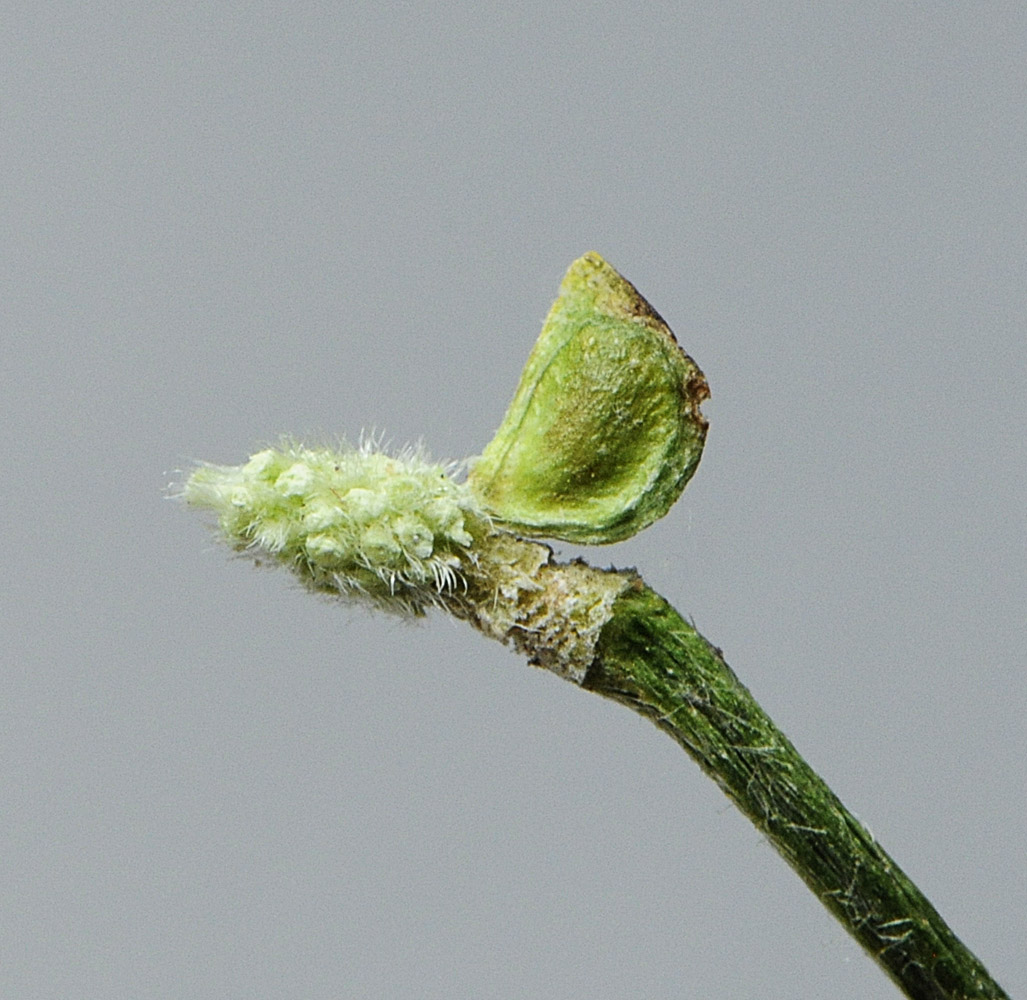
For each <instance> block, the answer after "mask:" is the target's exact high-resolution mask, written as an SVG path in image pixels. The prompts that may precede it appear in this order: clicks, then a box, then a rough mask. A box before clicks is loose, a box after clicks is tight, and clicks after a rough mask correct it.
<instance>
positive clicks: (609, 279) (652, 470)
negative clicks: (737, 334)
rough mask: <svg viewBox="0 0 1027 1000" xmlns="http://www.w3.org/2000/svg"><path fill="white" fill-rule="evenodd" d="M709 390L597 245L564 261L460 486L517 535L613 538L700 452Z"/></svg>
mask: <svg viewBox="0 0 1027 1000" xmlns="http://www.w3.org/2000/svg"><path fill="white" fill-rule="evenodd" d="M708 396H709V388H708V387H707V385H706V378H705V376H704V375H703V373H702V372H701V371H700V370H699V367H698V365H696V363H695V362H694V361H693V360H692V359H691V358H690V357H689V356H688V355H687V354H685V352H684V351H682V350H681V348H680V347H679V346H678V343H677V341H676V340H675V339H674V335H673V334H672V333H671V332H670V329H669V328H668V327H667V324H666V323H664V321H663V320H662V319H661V317H660V316H659V314H658V313H657V312H656V311H655V310H654V309H653V308H652V306H650V305H649V303H648V302H646V300H645V299H644V298H643V297H642V296H641V295H640V294H639V292H638V291H637V289H636V288H635V287H634V286H633V285H632V284H631V283H630V282H628V281H626V280H625V279H624V278H622V277H621V276H620V275H619V274H618V273H617V272H616V271H615V270H614V269H613V268H612V267H611V266H610V265H609V264H607V263H606V261H605V260H603V258H602V257H600V256H599V254H596V253H588V254H585V256H584V257H581V258H580V259H578V260H576V261H575V262H574V263H573V264H572V265H571V266H570V268H569V270H568V271H567V274H566V276H565V277H564V279H563V283H562V284H561V286H560V296H559V298H558V299H557V300H556V302H555V303H554V305H553V308H552V309H551V310H550V312H549V316H548V317H547V319H546V322H545V325H544V326H543V327H542V333H541V334H540V335H539V339H538V342H537V343H536V344H535V348H534V350H533V351H532V352H531V356H530V357H529V358H528V363H527V365H526V366H525V368H524V372H523V374H522V375H521V381H520V385H519V386H518V387H517V392H516V394H515V395H514V398H513V401H512V402H511V404H510V407H509V409H508V410H507V412H506V416H505V417H504V418H503V423H502V425H501V426H500V428H499V430H498V431H497V432H496V436H495V437H494V438H493V439H492V441H491V443H490V444H489V445H488V447H487V448H486V449H485V451H484V453H483V454H482V456H481V458H480V459H478V461H477V463H476V464H475V465H474V466H473V468H472V470H471V474H470V479H469V482H470V486H471V489H472V490H473V491H474V492H475V494H476V495H477V496H478V497H479V499H480V500H481V502H482V503H483V504H484V505H485V507H487V508H488V510H489V511H490V512H491V514H492V515H493V516H494V517H495V518H496V519H497V520H499V521H501V522H503V523H504V524H506V525H508V526H509V527H511V528H513V529H514V530H516V531H519V532H521V533H523V534H526V535H531V536H541V537H546V538H558V539H563V540H565V541H569V542H580V543H587V544H602V543H606V542H617V541H620V540H621V539H624V538H629V537H630V536H631V535H633V534H635V533H636V532H638V531H641V530H642V529H643V528H645V527H647V526H648V525H650V524H652V522H653V521H655V520H657V519H658V518H661V517H663V515H664V514H666V513H667V511H668V510H669V509H670V507H671V505H672V504H673V503H674V501H675V500H677V498H678V497H679V496H680V495H681V491H682V490H683V489H684V488H685V484H686V483H687V482H688V480H689V479H690V478H691V476H692V473H694V472H695V469H696V467H697V466H698V464H699V459H700V457H701V456H702V449H703V443H704V441H705V438H706V426H707V424H706V420H705V418H704V417H703V415H702V413H700V411H699V406H700V404H701V403H702V402H703V400H704V399H706V398H708Z"/></svg>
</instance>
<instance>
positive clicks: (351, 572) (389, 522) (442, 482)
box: [182, 444, 489, 611]
mask: <svg viewBox="0 0 1027 1000" xmlns="http://www.w3.org/2000/svg"><path fill="white" fill-rule="evenodd" d="M182 492H183V496H184V498H185V500H186V502H187V503H190V504H192V505H194V506H198V507H206V508H208V509H210V510H212V511H214V512H215V513H216V514H217V517H218V526H219V528H220V530H221V532H222V533H223V534H224V536H225V537H226V539H227V540H228V541H229V542H230V543H231V544H233V545H234V546H235V547H236V548H238V549H240V550H245V551H248V552H252V553H253V554H255V555H267V556H271V557H273V558H274V559H275V560H276V561H278V562H280V563H284V564H285V565H287V566H289V567H290V568H291V569H293V570H294V571H295V572H296V573H297V575H298V576H300V577H301V578H302V579H303V580H304V581H305V582H306V583H307V584H308V585H310V586H311V587H313V588H314V589H316V590H327V591H337V592H339V593H342V594H348V595H351V596H360V597H367V598H370V599H371V600H372V601H373V602H374V603H376V604H378V605H379V606H384V607H392V608H393V609H395V610H400V611H403V610H414V611H419V610H420V609H422V608H423V607H425V606H426V605H429V604H432V603H435V602H436V601H437V600H438V599H439V598H440V597H442V596H444V595H446V594H449V593H451V592H453V591H454V589H456V588H458V587H459V586H460V584H461V582H462V578H463V567H464V564H465V560H466V559H467V558H468V557H469V551H470V547H471V546H472V545H473V544H474V542H475V539H476V538H481V537H482V536H483V535H484V534H485V533H486V532H487V531H488V530H489V525H488V518H487V517H486V515H485V514H484V513H483V512H482V510H481V508H480V506H479V504H478V502H477V501H476V500H475V499H474V497H473V496H472V495H471V492H470V490H469V489H468V487H467V486H466V485H465V484H462V483H457V482H455V481H454V480H453V479H452V478H450V476H449V475H447V470H446V468H445V467H444V466H441V465H435V464H432V463H430V462H428V461H426V460H425V459H424V458H422V457H421V456H419V455H418V454H416V453H413V452H406V453H404V454H401V455H398V456H395V457H393V456H389V455H384V454H381V453H377V452H372V451H371V450H370V449H369V448H361V449H360V450H358V451H354V450H340V451H332V450H330V449H327V448H321V449H315V448H303V447H299V446H295V445H291V444H286V445H283V446H282V447H281V448H268V449H265V450H264V451H262V452H259V453H258V454H256V455H254V456H253V457H252V458H251V459H250V460H249V461H248V462H246V463H245V464H244V465H239V466H217V465H204V466H201V467H200V468H198V469H196V471H194V472H193V474H192V475H191V476H190V477H189V479H188V480H187V482H186V484H185V487H184V488H183V491H182Z"/></svg>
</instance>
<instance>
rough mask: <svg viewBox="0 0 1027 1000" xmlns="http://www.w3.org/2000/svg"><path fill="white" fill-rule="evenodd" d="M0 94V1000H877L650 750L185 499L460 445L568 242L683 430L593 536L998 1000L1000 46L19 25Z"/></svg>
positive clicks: (654, 21)
mask: <svg viewBox="0 0 1027 1000" xmlns="http://www.w3.org/2000/svg"><path fill="white" fill-rule="evenodd" d="M3 38H4V41H3V50H4V54H3V59H2V60H0V85H2V90H0V115H2V132H0V157H2V159H0V165H2V173H0V198H2V243H0V252H2V254H3V258H4V259H3V263H2V268H0V282H2V294H0V322H2V328H0V338H2V340H0V353H2V369H0V378H2V380H3V386H2V395H0V406H2V410H3V427H4V430H5V432H6V433H5V437H6V441H7V444H6V446H5V447H4V458H3V465H2V483H3V487H2V489H3V494H2V497H3V529H4V539H3V550H2V551H3V565H4V570H5V582H4V586H3V588H2V597H0V600H2V622H0V629H2V632H0V635H2V657H3V664H2V683H3V696H2V702H0V713H2V715H0V724H2V727H0V740H2V746H0V769H2V775H0V779H2V785H0V795H2V804H0V824H2V825H0V859H2V861H0V878H2V886H0V922H2V925H3V926H2V928H0V992H2V994H3V996H4V997H10V998H14V1000H36V998H39V1000H43V998H46V1000H52V998H64V997H68V998H73V1000H78V998H89V1000H92V998H97V1000H100V998H103V1000H111V998H117V1000H120V998H125V1000H129V998H132V1000H144V998H165V997H167V998H189V1000H195V998H208V997H210V998H239V1000H242V998H246V1000H250V998H254V997H289V998H292V997H296V998H304V1000H306V998H312V1000H319V998H334V997H368V998H390V1000H391V998H407V997H411V998H421V997H425V998H451V997H474V998H506V997H537V998H547V1000H549V998H552V1000H562V998H578V997H590V998H591V997H594V998H633V997H645V998H678V997H702V998H731V1000H737V998H741V1000H748V998H752V1000H767V998H789V1000H794V998H820V997H827V996H830V997H832V998H835V1000H844V998H853V1000H855V998H859V1000H868V998H869V1000H878V998H879V1000H887V998H891V997H894V996H897V995H898V994H897V991H896V990H895V988H894V987H893V986H892V985H891V984H890V982H889V981H888V980H887V979H886V978H885V977H884V975H883V974H882V973H881V972H880V971H879V970H878V969H877V967H876V966H875V965H874V964H873V963H872V962H871V961H870V960H869V959H867V958H866V957H865V956H864V955H863V954H862V952H861V951H860V950H859V949H858V947H857V946H856V945H855V944H853V943H852V942H850V940H849V939H848V938H847V937H846V935H845V934H844V932H843V931H842V930H841V929H840V928H839V927H838V926H837V925H836V924H835V922H834V921H833V919H832V918H831V917H830V916H829V915H828V914H827V912H826V911H825V910H824V909H823V908H822V907H821V905H820V904H819V903H818V902H817V900H816V899H814V898H813V896H812V895H811V894H810V893H809V892H808V890H807V889H806V888H805V887H804V886H803V885H802V884H801V882H800V881H799V879H798V878H797V877H796V876H795V875H794V874H793V873H792V871H791V870H790V869H789V868H788V867H787V866H786V865H785V864H784V862H783V861H781V860H780V859H779V858H778V856H777V855H776V854H775V853H774V852H773V850H772V849H771V848H770V847H768V845H767V844H766V843H765V842H764V841H763V840H762V839H761V838H760V836H759V835H758V834H757V833H756V832H755V830H754V829H753V828H752V827H751V826H750V825H749V824H748V822H747V821H746V820H744V819H743V818H742V817H741V816H740V815H739V814H737V813H736V811H735V810H734V809H733V807H731V806H730V805H729V803H728V802H727V800H726V799H725V798H724V797H723V796H722V794H721V793H720V792H719V790H718V789H717V788H716V787H715V786H714V784H713V783H712V782H711V781H709V780H708V779H707V778H705V777H704V776H703V775H702V774H700V772H699V771H698V769H697V768H696V767H695V765H694V764H692V762H691V761H690V760H689V759H688V758H687V757H686V756H685V755H684V754H683V753H682V752H681V750H680V749H679V748H678V747H677V746H676V745H675V744H673V743H672V742H671V741H670V740H669V739H667V738H666V737H665V736H664V735H662V734H660V733H659V732H658V731H657V730H656V729H654V728H653V727H652V726H651V725H649V724H648V723H646V722H644V721H643V720H641V719H639V718H638V717H636V716H635V715H633V714H632V713H631V712H629V711H627V710H625V709H624V708H623V707H621V706H618V705H615V704H612V703H607V702H604V701H602V700H600V699H598V698H595V697H594V696H591V695H587V694H584V693H582V692H581V691H579V690H577V689H575V688H574V687H573V686H572V685H570V684H567V683H565V682H562V681H560V680H558V679H557V678H555V677H553V676H551V675H548V674H546V673H544V672H541V671H538V670H533V669H531V668H529V667H528V666H526V664H525V663H524V662H523V661H522V660H520V659H519V658H518V657H516V656H515V655H513V654H512V653H510V652H508V651H506V650H504V649H502V648H501V647H500V646H498V645H495V644H490V643H488V642H487V641H486V640H484V639H483V638H481V637H480V636H478V635H477V634H474V633H472V632H471V631H470V630H468V629H467V628H466V627H464V626H461V625H459V624H458V623H456V622H452V621H450V620H447V619H445V618H443V617H440V616H431V617H429V618H428V619H426V620H425V621H424V622H421V623H414V624H408V623H404V622H401V621H396V620H392V619H386V618H383V617H380V616H374V615H371V614H369V613H367V612H363V611H355V610H353V609H348V608H345V607H341V606H340V605H338V604H333V603H331V602H329V601H326V600H319V599H314V598H311V597H310V596H309V595H307V594H306V593H304V592H303V591H302V590H301V589H300V588H298V587H297V586H296V585H295V584H294V583H293V581H292V580H291V578H290V577H289V576H288V575H287V574H284V573H281V572H268V571H258V570H255V569H253V567H252V566H251V565H250V564H249V563H247V562H245V561H241V560H233V559H232V558H231V557H230V555H229V554H228V553H227V551H225V550H223V549H222V548H221V547H220V546H218V545H216V544H215V543H214V542H213V541H212V538H211V535H210V533H209V531H208V530H207V528H206V526H205V525H204V523H203V522H202V519H201V518H200V517H198V516H197V515H195V514H193V513H191V512H189V511H186V510H184V509H183V508H182V507H181V506H180V505H179V504H177V503H174V502H172V501H169V500H168V499H166V498H165V496H164V491H165V487H166V485H167V484H168V483H169V482H170V481H172V480H174V479H175V478H176V476H178V475H180V473H179V472H178V471H176V470H184V469H188V467H189V465H190V463H191V462H192V461H194V460H198V459H206V460H211V461H218V462H232V463H234V462H240V461H243V460H245V458H246V457H247V456H248V455H249V454H250V453H251V452H252V451H254V450H256V449H258V448H259V447H260V446H261V445H262V444H263V443H265V442H267V441H273V440H276V439H277V438H278V436H279V435H280V434H283V433H289V434H294V435H297V436H301V437H304V438H306V439H309V440H313V441H325V440H332V439H334V438H335V437H337V436H339V435H346V436H348V437H349V438H350V439H355V438H356V437H358V435H359V434H360V432H361V430H368V429H376V430H378V431H380V432H382V433H384V434H385V435H386V436H387V438H388V439H389V440H391V441H392V442H394V443H395V444H396V445H401V444H403V443H405V442H408V441H414V440H418V439H420V440H423V442H424V443H425V444H426V446H427V447H428V448H429V449H430V451H431V452H432V453H433V454H434V455H435V456H437V457H440V458H461V457H464V456H467V455H473V454H476V453H478V452H480V450H481V449H482V448H483V446H484V445H485V443H486V442H487V441H488V439H489V437H490V436H491V434H492V431H493V430H494V428H495V427H496V426H497V424H498V423H499V420H500V418H501V416H502V414H503V411H504V409H505V407H506V404H507V402H508V400H509V398H510V396H511V395H512V393H513V390H514V387H515V384H516V381H517V377H518V375H519V372H520V369H521V366H522V364H523V362H524V360H525V358H526V357H527V354H528V351H529V350H530V348H531V346H532V344H533V342H534V339H535V336H536V335H537V332H538V329H539V326H540V323H541V321H542V319H543V317H544V315H545V313H546V311H547V309H548V307H549V305H550V303H551V301H552V299H553V297H554V296H555V294H556V290H557V286H558V283H559V280H560V278H561V276H562V274H563V271H564V269H565V268H566V266H567V265H568V264H569V263H570V261H571V260H572V259H574V258H575V257H577V256H579V255H580V254H581V253H583V252H585V251H586V250H592V249H594V250H598V251H599V252H601V253H602V254H603V255H604V256H606V257H607V259H608V260H609V261H610V262H611V263H612V264H613V265H614V266H615V267H617V268H618V269H619V270H621V271H622V272H623V273H624V274H625V275H626V276H627V277H628V278H629V279H630V280H632V281H633V282H634V283H635V284H636V285H637V286H638V287H639V289H640V290H641V291H642V292H643V294H645V295H646V296H647V297H648V298H649V299H650V301H651V302H652V303H653V304H654V305H655V307H656V308H657V309H658V310H659V312H660V313H661V314H662V315H663V316H664V317H665V318H666V319H667V321H668V322H669V323H670V325H671V327H672V328H673V329H674V330H675V332H676V333H677V335H678V337H679V339H680V341H681V342H682V344H683V346H684V347H685V348H686V349H687V350H688V351H689V353H691V354H692V355H693V356H694V357H695V358H696V359H697V361H698V362H699V364H700V365H701V366H702V367H703V369H704V370H705V372H706V374H707V377H708V379H709V382H710V386H711V388H712V392H713V398H712V400H711V401H710V402H709V403H708V404H707V405H706V407H705V410H706V413H707V414H708V416H709V418H710V422H711V428H710V435H709V439H708V443H707V448H706V455H705V457H704V458H703V461H702V465H701V467H700V469H699V471H698V474H697V475H696V477H695V479H694V480H693V482H692V484H691V485H690V486H689V488H688V490H687V491H686V493H685V495H684V496H683V498H682V499H681V501H680V502H679V503H678V505H677V506H676V507H675V508H674V510H673V511H672V512H671V513H670V515H668V516H667V517H666V518H665V519H664V520H663V521H662V522H660V523H658V524H657V525H655V526H653V527H652V528H650V529H649V530H647V531H646V532H645V533H644V534H642V535H641V536H639V537H637V538H636V539H633V540H632V541H630V542H627V543H624V544H621V545H619V546H615V547H611V548H608V549H603V550H592V551H585V550H577V549H573V548H569V547H565V548H562V549H561V552H562V553H563V554H565V555H568V556H569V555H575V554H585V555H587V557H588V558H589V559H592V560H593V561H595V562H597V563H601V564H609V563H613V564H617V565H621V566H623V565H635V566H637V567H638V568H639V569H640V570H641V572H642V573H643V574H644V576H645V577H646V579H647V581H648V582H649V583H651V584H652V585H653V586H654V587H655V588H657V589H658V590H659V591H660V592H661V593H663V594H664V595H665V596H666V597H667V598H668V599H669V600H671V602H672V603H674V604H675V605H676V606H677V607H678V608H680V609H681V611H682V612H683V613H684V614H686V615H687V616H689V617H690V618H692V619H693V620H694V621H695V622H696V624H697V625H698V626H699V628H700V629H701V630H702V631H703V632H704V633H705V634H706V635H707V636H708V637H709V638H710V639H711V640H712V641H713V642H714V643H716V644H718V645H719V646H721V647H722V648H723V649H724V652H725V655H726V657H727V659H728V661H729V662H730V663H731V665H732V666H733V667H734V669H735V670H736V671H737V672H738V674H739V675H740V676H741V677H742V679H743V680H744V681H745V683H747V684H748V685H749V687H750V688H751V689H752V691H753V692H754V693H755V695H756V697H757V698H758V699H759V700H760V701H761V702H762V704H763V705H764V707H765V708H766V709H767V710H768V711H769V712H770V714H771V715H772V716H773V717H774V718H775V719H776V720H777V722H778V723H779V724H780V725H781V727H782V728H783V729H784V730H785V731H786V732H787V733H788V734H789V736H790V737H791V738H792V740H793V741H794V742H795V743H796V745H797V746H798V747H799V749H800V750H801V751H802V752H803V753H804V754H805V755H806V756H807V757H808V759H809V761H810V762H811V763H812V764H813V766H814V767H815V768H817V769H818V770H819V771H820V772H821V773H822V774H823V775H824V777H825V778H826V779H827V781H828V783H829V784H830V785H831V786H832V787H833V788H834V789H835V791H836V792H837V793H838V794H839V795H840V796H841V798H842V799H843V800H844V801H845V802H846V803H847V804H848V805H849V806H850V808H852V809H853V810H854V811H855V812H856V813H857V814H858V815H859V816H860V817H861V818H862V819H863V820H864V821H865V822H866V823H867V824H868V825H869V826H870V828H871V829H872V830H873V831H874V833H875V835H876V836H877V837H878V839H879V840H880V841H881V842H882V843H883V845H884V846H885V847H886V849H888V850H889V851H890V852H891V853H892V854H893V856H894V857H895V858H896V859H897V860H898V862H899V863H900V864H902V865H903V866H904V867H905V868H906V870H907V871H908V872H909V874H910V875H911V876H912V877H913V878H914V879H915V880H916V881H917V882H918V884H919V885H920V886H921V887H922V888H923V890H924V891H925V892H926V893H927V895H928V896H929V897H930V898H931V900H932V901H933V902H934V904H935V905H936V906H937V907H938V909H939V910H940V911H941V913H942V914H943V915H944V916H945V918H946V919H947V920H948V921H949V923H950V924H951V925H952V926H953V928H954V929H955V930H956V932H957V933H958V934H959V935H960V936H961V937H962V938H963V939H964V940H965V941H966V943H967V944H968V945H969V946H970V947H971V948H972V949H973V950H974V951H976V952H977V954H978V955H979V956H980V957H981V959H982V960H983V961H984V962H985V964H986V965H987V966H988V967H989V969H990V971H991V972H992V974H993V975H994V976H995V977H996V978H997V979H998V980H999V982H1001V983H1002V984H1003V985H1004V986H1005V988H1006V989H1007V990H1008V991H1009V992H1010V994H1011V995H1014V996H1015V995H1020V996H1024V995H1027V948H1025V941H1027V807H1025V801H1027V787H1025V784H1027V782H1025V766H1024V762H1025V757H1027V752H1025V751H1027V747H1025V742H1027V741H1025V732H1027V725H1025V716H1027V684H1025V673H1024V666H1025V659H1027V656H1025V652H1024V625H1025V611H1027V528H1025V499H1027V474H1025V473H1027V448H1025V443H1024V442H1025V432H1027V388H1025V386H1027V379H1025V370H1027V347H1025V327H1027V322H1025V318H1027V293H1025V289H1027V264H1025V262H1027V181H1025V177H1027V125H1025V118H1027V111H1025V109H1027V10H1025V8H1024V6H1023V4H1019V3H1017V4H1013V3H992V4H952V5H948V6H943V5H939V6H933V5H930V6H929V5H919V4H888V3H869V4H868V3H858V4H857V3H832V4H823V5H814V4H809V5H807V4H799V3H793V2H788V3H780V4H771V5H764V4H756V3H748V4H744V3H742V4H736V3H724V4H712V5H710V4H669V3H667V4H652V3H646V4H642V3H630V4H627V3H626V4H618V3H606V4H590V3H578V4H573V5H572V4H567V3H561V2H557V3H553V2H548V3H544V4H541V3H529V4H521V5H513V6H506V7H498V6H497V7H493V6H491V5H482V4H475V3H469V2H463V0H460V2H451V3H448V4H439V5H435V4H428V3H413V4H409V3H406V4H395V5H392V4H380V3H375V4H372V3H364V2H357V3H349V4H345V5H338V6H337V7H336V6H335V5H313V4H300V5H296V6H289V5H269V4H263V3H255V4H235V3H231V4H229V3H199V2H195V3H194V2H189V3H176V4H169V5H153V4H123V3H113V4H103V5H93V4H84V5H83V4H69V3H56V4H25V5H22V6H21V7H18V8H13V7H12V8H11V9H9V10H8V11H7V12H6V13H5V15H4V32H3Z"/></svg>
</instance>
